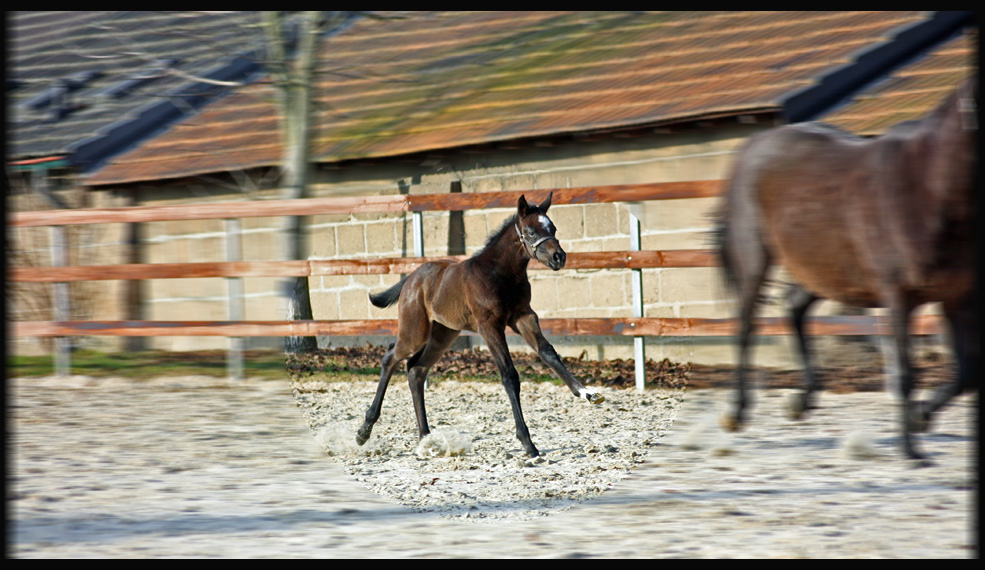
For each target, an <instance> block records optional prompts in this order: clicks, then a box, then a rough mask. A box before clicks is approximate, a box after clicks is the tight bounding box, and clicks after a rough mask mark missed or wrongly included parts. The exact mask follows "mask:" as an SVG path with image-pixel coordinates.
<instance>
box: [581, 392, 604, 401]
mask: <svg viewBox="0 0 985 570" xmlns="http://www.w3.org/2000/svg"><path fill="white" fill-rule="evenodd" d="M585 399H586V400H588V401H589V402H591V403H592V404H601V403H602V402H604V401H605V396H603V395H602V394H599V393H598V392H586V393H585Z"/></svg>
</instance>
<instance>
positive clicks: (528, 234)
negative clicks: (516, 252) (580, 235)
mask: <svg viewBox="0 0 985 570" xmlns="http://www.w3.org/2000/svg"><path fill="white" fill-rule="evenodd" d="M552 196H553V193H551V194H549V195H548V196H547V199H546V200H544V202H543V203H541V204H540V205H539V206H531V205H528V204H527V200H526V198H524V197H523V196H520V199H519V200H517V206H516V225H515V226H514V227H515V228H516V233H517V235H519V236H520V244H521V245H522V247H523V250H524V251H525V252H526V253H527V255H528V256H530V258H531V259H536V260H537V261H539V262H541V263H543V264H544V265H546V266H548V267H550V268H551V269H553V270H554V271H557V270H558V269H561V268H562V267H564V261H565V259H566V258H567V256H566V255H565V253H564V250H563V249H561V243H560V242H559V241H558V240H557V238H556V237H555V236H554V234H555V232H556V230H555V228H554V223H553V222H551V220H550V219H549V218H548V217H547V209H548V208H550V207H551V197H552Z"/></svg>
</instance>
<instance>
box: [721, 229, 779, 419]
mask: <svg viewBox="0 0 985 570" xmlns="http://www.w3.org/2000/svg"><path fill="white" fill-rule="evenodd" d="M733 241H736V242H739V243H738V244H732V245H730V246H729V248H730V249H733V251H730V252H729V255H730V256H731V257H732V258H733V261H732V265H733V267H735V272H736V286H737V287H738V292H739V313H738V322H739V334H738V336H739V338H738V362H737V364H736V367H735V373H734V376H733V378H734V383H735V400H734V401H733V403H732V408H731V410H729V411H727V412H726V413H725V414H724V415H723V416H722V417H721V418H720V422H721V424H722V427H723V428H725V429H726V430H729V431H738V430H739V429H741V428H742V424H743V423H745V413H746V411H747V410H748V409H749V408H750V407H751V406H752V395H751V394H750V391H749V387H748V386H747V385H746V376H747V374H748V369H749V364H750V362H751V351H752V343H753V340H754V339H753V331H754V329H755V323H754V322H753V319H754V317H755V315H756V305H757V303H758V301H759V289H760V287H761V286H762V284H763V281H764V280H765V279H766V272H767V270H768V269H769V263H770V262H769V254H768V252H767V251H766V248H765V246H763V245H762V243H761V242H760V241H759V239H758V238H746V239H744V238H742V237H735V238H733ZM740 258H741V259H740Z"/></svg>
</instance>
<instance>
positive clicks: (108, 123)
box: [5, 11, 261, 169]
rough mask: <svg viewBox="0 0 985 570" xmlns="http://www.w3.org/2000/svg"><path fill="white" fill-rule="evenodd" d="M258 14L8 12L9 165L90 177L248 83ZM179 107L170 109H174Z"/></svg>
mask: <svg viewBox="0 0 985 570" xmlns="http://www.w3.org/2000/svg"><path fill="white" fill-rule="evenodd" d="M258 21H259V14H258V13H256V12H76V11H72V12H56V11H50V12H9V13H8V21H7V24H8V31H9V35H8V42H7V62H8V65H7V77H5V79H6V82H7V87H6V88H7V92H6V94H7V98H8V99H7V103H8V105H7V110H8V115H7V134H8V147H7V156H6V158H7V160H8V161H9V162H15V163H16V162H18V161H25V160H30V159H38V158H50V157H65V158H67V159H68V160H69V161H70V162H72V163H73V164H74V165H75V166H76V167H80V168H83V169H84V168H86V167H88V166H91V165H93V164H94V163H98V162H99V161H100V160H102V159H103V158H105V157H106V156H110V155H112V154H113V153H114V152H117V151H119V150H121V149H125V148H127V146H128V145H131V144H133V143H134V142H135V141H136V140H139V138H140V137H141V136H145V135H147V134H150V133H153V132H155V131H156V130H159V129H160V128H161V127H163V126H166V125H167V123H168V121H170V120H175V119H176V118H178V117H180V116H181V115H182V114H183V113H186V112H188V111H190V110H192V109H194V107H195V106H196V105H198V104H201V103H202V102H204V101H206V100H208V99H210V98H211V97H212V96H214V95H216V94H219V93H221V92H223V91H224V90H225V89H222V88H219V87H217V86H215V85H206V84H203V83H198V82H192V81H189V80H188V79H187V78H186V77H183V76H181V75H179V74H180V73H184V74H188V75H193V76H200V77H201V76H207V77H212V78H214V79H228V80H237V81H241V80H243V79H245V78H246V77H248V76H249V74H250V73H254V74H255V72H256V71H257V70H258V69H259V67H258V65H257V63H256V61H255V59H253V58H244V57H242V56H243V55H244V54H250V53H251V52H253V51H254V50H256V49H257V48H258V47H260V45H261V43H260V42H259V41H258V40H259V39H260V35H259V32H258V30H257V29H256V24H257V22H258ZM169 102H170V103H173V104H167V103H169Z"/></svg>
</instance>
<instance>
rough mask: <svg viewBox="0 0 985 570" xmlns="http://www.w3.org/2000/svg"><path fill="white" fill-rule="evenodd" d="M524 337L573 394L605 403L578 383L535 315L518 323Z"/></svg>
mask: <svg viewBox="0 0 985 570" xmlns="http://www.w3.org/2000/svg"><path fill="white" fill-rule="evenodd" d="M514 330H516V331H517V332H518V333H520V335H521V336H522V337H523V340H525V341H527V344H529V345H530V347H531V348H533V349H534V350H536V351H537V354H538V355H540V358H541V359H542V360H543V361H544V362H546V363H547V365H548V366H550V367H551V369H552V370H554V372H555V373H556V374H557V375H558V376H559V377H560V378H561V380H564V383H565V384H566V385H567V386H568V389H570V390H571V392H572V393H573V394H574V395H575V396H577V397H579V398H585V399H586V400H588V401H589V402H591V403H593V404H601V403H602V402H604V401H605V398H604V397H603V396H602V395H601V394H599V393H598V392H596V391H595V390H592V389H590V388H586V387H585V385H584V384H582V383H581V382H579V381H578V379H577V378H575V377H574V376H573V375H572V374H571V372H569V371H568V368H567V367H566V366H565V365H564V362H562V361H561V357H560V356H558V354H557V351H556V350H554V347H553V346H552V345H551V343H549V342H547V339H546V338H544V334H543V333H542V332H541V330H540V322H539V321H538V319H537V315H536V314H535V313H527V314H526V315H524V316H522V317H520V318H519V319H517V321H516V326H515V329H514Z"/></svg>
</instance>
